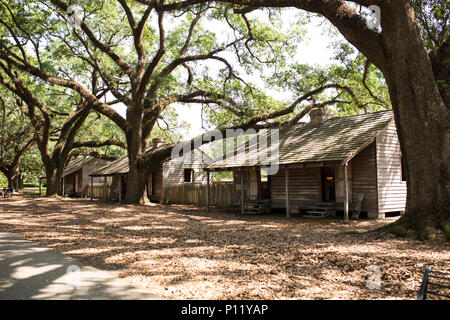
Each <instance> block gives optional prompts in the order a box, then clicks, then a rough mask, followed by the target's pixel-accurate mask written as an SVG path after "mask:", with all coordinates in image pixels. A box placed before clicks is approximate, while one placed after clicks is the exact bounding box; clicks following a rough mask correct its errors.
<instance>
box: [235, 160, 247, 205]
mask: <svg viewBox="0 0 450 320" xmlns="http://www.w3.org/2000/svg"><path fill="white" fill-rule="evenodd" d="M241 175H243V177H244V181H243V182H244V201H248V200H249V199H250V197H249V185H250V173H249V170H242V171H241V170H240V169H239V168H238V169H236V170H234V171H233V180H234V199H235V201H236V204H240V203H241V194H242V192H241V190H242V186H241Z"/></svg>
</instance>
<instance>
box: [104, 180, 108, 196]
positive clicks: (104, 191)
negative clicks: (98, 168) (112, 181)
mask: <svg viewBox="0 0 450 320" xmlns="http://www.w3.org/2000/svg"><path fill="white" fill-rule="evenodd" d="M107 198H108V195H107V194H106V176H105V178H104V180H103V200H105V201H106V200H108V199H107Z"/></svg>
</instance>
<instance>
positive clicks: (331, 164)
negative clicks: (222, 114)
mask: <svg viewBox="0 0 450 320" xmlns="http://www.w3.org/2000/svg"><path fill="white" fill-rule="evenodd" d="M310 118H311V122H309V123H298V124H296V125H294V126H290V127H283V128H280V129H279V132H278V135H279V143H278V144H277V149H278V153H279V156H278V157H277V163H276V164H277V166H278V170H277V171H276V173H274V174H271V175H268V176H267V178H266V180H267V181H263V179H262V176H264V171H265V167H267V163H266V164H263V163H261V161H260V159H261V153H262V152H263V151H265V152H267V150H262V149H261V148H253V150H250V149H251V148H248V144H247V145H245V146H241V147H240V148H238V150H237V151H235V152H234V153H233V154H232V155H229V156H228V157H226V158H225V159H222V160H218V161H215V162H213V163H212V164H210V165H209V166H208V167H207V169H208V170H211V171H215V170H232V171H233V173H234V184H235V199H238V203H239V204H240V207H241V211H242V212H244V211H245V210H246V208H260V207H262V206H263V204H267V205H268V206H269V207H270V209H277V208H280V209H285V210H286V214H287V216H290V214H292V213H302V214H308V213H310V215H314V214H317V215H330V214H335V213H336V211H343V212H344V213H346V214H348V212H349V211H351V210H352V209H354V207H355V206H356V204H357V202H358V197H363V200H362V207H361V212H362V213H363V214H364V213H366V214H367V216H368V217H369V218H379V217H384V215H385V213H387V212H403V211H404V210H405V204H406V181H405V177H404V175H403V174H402V164H401V152H400V145H399V141H398V138H397V133H396V127H395V123H394V120H393V114H392V112H391V111H385V112H376V113H371V114H364V115H357V116H350V117H338V118H331V115H330V113H329V111H328V110H326V109H316V110H313V111H311V113H310ZM258 139H259V137H258ZM256 141H259V140H256ZM275 145H276V144H274V142H271V144H270V145H269V147H268V148H271V149H272V150H273V148H274V146H275ZM239 149H240V150H241V152H239ZM243 150H244V151H245V152H242V151H243Z"/></svg>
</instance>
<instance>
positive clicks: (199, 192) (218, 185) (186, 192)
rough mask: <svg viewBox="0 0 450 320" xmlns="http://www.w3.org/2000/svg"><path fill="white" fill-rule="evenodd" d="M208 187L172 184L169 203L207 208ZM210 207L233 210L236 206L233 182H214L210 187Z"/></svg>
mask: <svg viewBox="0 0 450 320" xmlns="http://www.w3.org/2000/svg"><path fill="white" fill-rule="evenodd" d="M207 190H208V185H206V184H200V183H182V184H172V185H169V186H168V187H167V202H168V203H174V204H194V205H197V206H201V207H206V206H207V204H208V192H207ZM209 192H210V205H211V206H212V207H216V208H232V207H233V204H234V199H233V197H234V185H233V182H213V183H211V184H210V185H209Z"/></svg>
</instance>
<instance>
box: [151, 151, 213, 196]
mask: <svg viewBox="0 0 450 320" xmlns="http://www.w3.org/2000/svg"><path fill="white" fill-rule="evenodd" d="M202 157H203V153H202V152H201V151H199V150H197V149H195V150H194V151H193V152H190V153H189V154H187V158H184V159H183V157H179V158H174V159H171V160H169V161H166V162H164V163H163V165H162V187H161V197H160V201H161V200H162V202H164V203H165V202H166V201H167V194H168V191H167V190H168V186H169V185H175V184H181V183H184V169H193V174H192V181H191V183H206V182H207V176H206V171H205V170H203V166H204V161H203V158H202Z"/></svg>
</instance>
